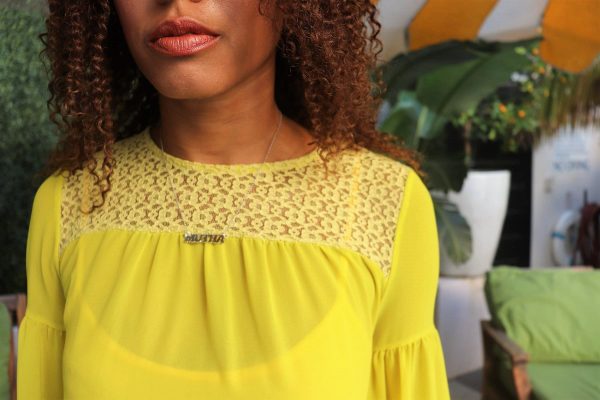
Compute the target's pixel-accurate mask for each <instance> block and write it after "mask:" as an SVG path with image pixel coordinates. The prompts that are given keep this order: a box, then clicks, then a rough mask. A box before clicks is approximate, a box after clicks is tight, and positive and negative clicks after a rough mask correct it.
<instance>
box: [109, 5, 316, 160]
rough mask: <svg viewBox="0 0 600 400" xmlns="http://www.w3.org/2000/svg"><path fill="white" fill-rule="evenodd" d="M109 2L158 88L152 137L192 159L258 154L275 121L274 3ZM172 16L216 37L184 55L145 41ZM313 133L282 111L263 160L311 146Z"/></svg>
mask: <svg viewBox="0 0 600 400" xmlns="http://www.w3.org/2000/svg"><path fill="white" fill-rule="evenodd" d="M269 3H272V2H269ZM114 4H115V8H116V10H117V14H118V17H119V21H120V23H121V26H122V28H123V32H124V34H125V39H126V41H127V45H128V47H129V50H130V52H131V54H132V56H133V58H134V60H135V62H136V64H137V65H138V67H139V68H140V70H141V71H142V73H143V74H144V76H145V77H146V78H147V79H148V80H149V81H150V82H151V83H152V85H153V86H154V87H155V88H156V89H157V91H158V92H159V107H160V121H159V123H157V124H156V125H154V126H152V127H151V128H150V135H151V136H152V139H153V140H154V141H155V142H156V143H157V145H158V144H159V143H160V142H159V137H160V136H159V135H161V136H162V138H163V145H164V150H165V152H167V153H169V154H171V155H173V156H175V157H179V158H183V159H186V160H190V161H195V162H202V163H211V164H247V163H259V162H262V160H263V159H264V156H265V153H266V151H267V149H268V146H269V143H270V141H271V138H272V134H273V132H274V130H275V128H276V127H277V123H278V121H279V109H278V107H277V104H276V103H275V92H274V90H275V55H276V52H275V49H276V45H277V42H278V40H279V30H278V28H277V26H278V21H280V20H281V19H280V18H281V15H280V14H279V10H278V9H276V8H275V6H274V5H272V4H268V5H267V7H266V10H265V11H266V12H265V14H266V15H267V16H264V15H261V14H260V13H259V9H258V6H259V0H173V1H171V0H114ZM263 10H264V9H263ZM179 16H189V17H192V18H195V19H196V20H197V21H199V22H200V23H201V24H203V25H205V26H206V27H207V28H209V29H211V30H212V31H214V32H216V33H218V34H219V35H220V38H219V39H218V41H217V42H216V43H214V44H213V45H212V46H211V47H210V48H207V49H205V50H203V51H200V52H199V53H196V54H193V55H191V56H186V57H171V56H168V55H163V54H160V53H158V52H156V51H155V50H153V49H152V48H151V47H150V46H148V44H147V37H148V35H149V34H150V33H151V32H152V31H153V30H154V29H155V28H156V27H157V26H158V25H159V24H160V23H161V22H162V21H164V20H166V19H172V18H176V17H179ZM269 17H271V18H269ZM313 140H314V137H313V136H312V135H311V134H310V132H309V131H307V130H306V129H305V128H304V127H302V126H300V125H299V124H297V123H295V122H294V121H292V120H291V119H288V118H286V117H285V116H284V117H283V120H282V125H281V128H280V131H279V133H278V135H277V138H276V140H275V142H274V144H273V147H272V149H271V153H270V155H269V157H268V159H267V162H272V161H280V160H286V159H291V158H296V157H300V156H302V155H304V154H306V153H308V152H310V151H312V150H313V148H314V144H310V142H311V141H313Z"/></svg>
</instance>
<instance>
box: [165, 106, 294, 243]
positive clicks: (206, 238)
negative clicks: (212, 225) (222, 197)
mask: <svg viewBox="0 0 600 400" xmlns="http://www.w3.org/2000/svg"><path fill="white" fill-rule="evenodd" d="M282 120H283V114H282V113H281V111H280V112H279V122H278V124H277V128H275V131H274V132H273V134H272V138H271V143H270V144H269V148H268V149H267V153H266V154H265V157H264V159H263V161H262V164H264V163H265V162H266V161H267V157H269V154H270V153H271V148H272V147H273V143H275V138H276V137H277V134H278V133H279V130H280V128H281V122H282ZM159 141H160V149H161V151H162V154H163V161H164V166H165V170H166V171H167V180H168V182H169V186H170V187H171V191H172V192H173V197H175V203H176V205H177V214H178V215H179V218H180V219H181V221H183V223H184V225H185V230H184V232H183V240H184V242H185V243H223V242H224V241H225V237H226V236H227V232H228V229H229V225H230V223H229V221H227V224H226V225H225V228H227V229H224V230H223V233H218V234H211V233H192V232H191V231H190V230H189V224H188V223H186V220H185V218H183V213H182V212H181V205H180V203H179V196H178V195H177V192H176V191H175V188H174V186H173V182H172V180H171V173H170V170H169V168H168V166H167V163H168V160H167V156H166V153H165V149H164V147H163V140H162V135H161V134H160V133H159ZM262 175H263V176H264V173H262ZM257 177H258V174H257V173H254V181H253V183H252V186H251V190H252V191H254V189H255V187H256V178H257ZM249 193H250V191H249ZM240 209H241V207H240V206H239V205H238V207H237V209H236V212H235V214H234V216H233V219H234V221H235V219H236V218H237V217H238V214H239V212H240Z"/></svg>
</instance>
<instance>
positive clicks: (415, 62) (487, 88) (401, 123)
mask: <svg viewBox="0 0 600 400" xmlns="http://www.w3.org/2000/svg"><path fill="white" fill-rule="evenodd" d="M527 43H529V42H524V43H520V42H517V43H506V44H504V43H485V42H456V41H452V42H445V43H441V44H438V45H435V46H431V47H428V48H425V49H422V50H419V51H418V52H415V53H409V54H407V55H399V56H397V57H395V58H394V59H393V60H391V61H390V62H389V63H387V64H385V65H383V66H382V67H381V68H383V72H384V73H383V76H384V78H385V79H386V83H387V84H388V87H389V88H390V89H389V91H388V94H387V97H386V103H385V105H384V108H382V115H380V119H379V120H380V124H379V129H381V130H382V131H385V132H390V133H393V134H395V135H397V136H399V137H401V138H402V139H403V141H404V143H405V145H407V146H409V147H412V148H414V149H416V150H418V151H419V152H421V153H422V154H423V155H424V160H425V162H424V164H423V169H424V170H425V171H426V173H427V174H428V179H427V184H428V187H429V189H431V190H432V198H433V200H434V204H435V208H436V216H437V222H438V231H439V233H440V241H441V242H442V244H443V245H444V246H445V248H446V250H447V253H448V255H449V256H450V258H451V259H452V260H453V261H454V262H455V263H462V262H465V261H466V260H467V259H468V258H469V257H470V255H471V250H472V249H471V246H472V243H471V233H470V227H469V226H468V224H467V222H466V220H465V219H464V218H463V217H462V215H461V214H460V212H459V210H458V208H457V207H456V206H455V205H454V204H452V203H451V202H449V201H448V199H447V197H445V195H444V194H445V193H447V192H448V191H449V190H453V191H460V190H461V188H462V183H463V181H464V179H465V177H466V174H467V168H468V166H469V165H468V162H466V161H468V158H465V151H464V150H465V148H464V146H461V147H459V149H458V150H450V147H449V146H448V145H447V142H448V140H449V136H450V135H451V132H452V130H450V129H448V125H449V124H448V122H449V121H453V120H455V119H456V118H457V117H458V116H459V115H461V114H462V113H465V112H466V111H468V110H470V109H475V108H476V107H477V106H478V105H479V104H480V103H481V102H482V100H484V99H485V98H487V97H488V96H490V95H491V94H493V93H494V92H495V91H496V90H497V88H498V87H499V86H501V85H503V84H504V83H505V82H507V81H509V79H510V76H511V74H512V73H513V72H514V71H518V70H520V69H522V68H524V67H525V66H526V65H527V64H528V63H529V60H528V59H527V57H525V55H524V54H523V52H521V51H519V50H518V49H520V48H521V47H522V46H523V45H524V44H527ZM453 55H455V57H453ZM400 75H402V76H400ZM394 96H395V97H394ZM439 193H442V195H440V194H439Z"/></svg>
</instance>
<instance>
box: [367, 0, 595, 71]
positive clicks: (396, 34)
mask: <svg viewBox="0 0 600 400" xmlns="http://www.w3.org/2000/svg"><path fill="white" fill-rule="evenodd" d="M373 2H374V3H378V7H379V9H380V20H381V22H382V25H383V27H382V32H381V38H382V40H383V44H384V51H383V53H382V57H383V59H384V60H386V61H387V60H389V59H391V58H392V57H393V56H395V55H396V54H398V53H400V52H406V51H408V50H417V49H420V48H422V47H425V46H429V45H432V44H436V43H440V42H443V41H446V40H473V39H483V40H487V41H516V40H523V39H529V38H534V37H536V36H542V37H543V40H542V42H541V44H540V54H541V56H542V58H543V59H544V60H545V61H546V62H548V63H550V64H552V65H554V66H555V67H557V68H560V69H563V70H565V71H569V72H581V71H583V70H585V69H586V68H587V67H589V66H590V64H592V63H593V61H594V60H595V59H596V58H597V57H598V55H599V54H600V0H379V1H377V0H373Z"/></svg>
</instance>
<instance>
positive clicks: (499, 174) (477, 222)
mask: <svg viewBox="0 0 600 400" xmlns="http://www.w3.org/2000/svg"><path fill="white" fill-rule="evenodd" d="M509 189H510V171H508V170H498V171H475V170H470V171H469V172H468V174H467V177H466V179H465V182H464V183H463V187H462V190H461V191H460V193H457V192H453V191H450V192H449V193H448V198H449V200H451V201H452V202H453V203H455V204H456V205H457V207H458V209H459V210H460V213H461V214H462V215H463V216H464V217H465V219H466V220H467V222H468V223H469V226H470V227H471V235H472V238H473V253H472V255H471V258H469V259H468V260H467V262H466V263H464V264H455V263H453V262H452V260H450V258H449V257H448V255H447V253H446V251H445V249H444V247H443V246H442V245H441V242H440V273H441V274H442V275H445V276H477V275H482V274H484V273H485V272H486V271H488V270H490V269H491V268H492V263H493V261H494V257H495V255H496V251H497V250H498V243H499V241H500V234H501V233H502V226H503V225H504V219H505V217H506V209H507V206H508V196H509Z"/></svg>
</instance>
